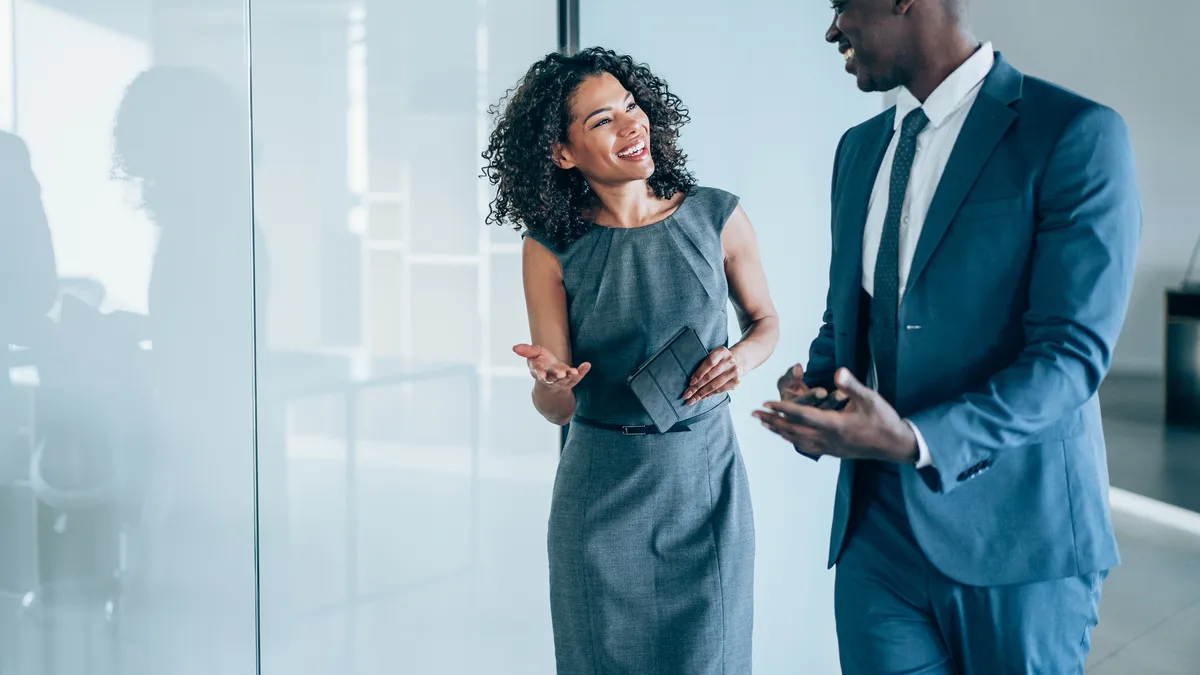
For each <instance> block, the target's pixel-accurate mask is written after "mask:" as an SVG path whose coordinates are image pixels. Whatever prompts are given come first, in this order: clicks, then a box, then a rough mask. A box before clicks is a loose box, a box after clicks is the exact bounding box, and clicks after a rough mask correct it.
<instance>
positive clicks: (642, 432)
mask: <svg viewBox="0 0 1200 675" xmlns="http://www.w3.org/2000/svg"><path fill="white" fill-rule="evenodd" d="M728 403H729V397H728V396H727V397H725V400H724V401H721V402H720V403H719V404H717V405H715V406H713V408H712V409H711V410H708V411H706V412H702V413H700V414H699V415H696V416H695V417H689V418H687V419H686V420H680V421H678V422H676V423H675V424H674V426H672V427H671V428H670V429H667V430H666V431H661V432H660V431H659V430H658V427H656V426H654V425H653V424H643V425H641V426H630V425H625V424H610V423H608V422H598V421H596V420H591V419H588V418H586V417H581V416H579V415H576V416H575V417H573V418H571V423H572V424H582V425H584V426H586V427H594V428H596V429H604V430H606V431H619V432H621V433H623V434H625V435H626V436H650V435H653V434H659V433H663V434H677V433H680V432H683V431H691V430H692V429H691V425H693V424H697V423H699V422H700V421H701V420H703V419H704V418H706V417H710V416H712V415H713V414H714V413H716V412H717V411H719V410H720V409H721V408H724V407H725V406H726V405H727V404H728Z"/></svg>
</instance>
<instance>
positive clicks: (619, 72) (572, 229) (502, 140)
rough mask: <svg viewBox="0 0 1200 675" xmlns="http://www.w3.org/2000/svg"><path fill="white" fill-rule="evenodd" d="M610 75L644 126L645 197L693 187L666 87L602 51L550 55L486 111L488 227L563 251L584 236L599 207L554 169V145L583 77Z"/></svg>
mask: <svg viewBox="0 0 1200 675" xmlns="http://www.w3.org/2000/svg"><path fill="white" fill-rule="evenodd" d="M603 73H608V74H610V75H612V76H613V77H615V78H616V79H617V80H618V81H620V83H621V84H622V85H623V86H624V87H625V88H626V89H627V90H628V91H629V92H630V93H631V94H633V97H634V100H635V101H636V102H637V104H638V106H639V107H640V108H641V109H642V111H643V112H645V113H646V116H647V117H648V118H649V120H650V153H651V156H652V157H653V158H654V166H655V171H654V174H653V175H652V176H651V177H650V180H649V184H650V188H651V190H653V191H654V194H655V195H656V196H657V197H659V198H660V199H670V198H671V197H673V196H675V194H677V193H679V192H681V191H687V190H688V189H689V188H691V187H692V186H694V185H695V184H696V179H695V178H694V177H693V176H692V174H691V173H690V172H689V171H688V170H687V166H686V164H687V155H685V154H684V153H683V152H682V151H681V150H680V149H679V148H678V147H677V145H676V143H677V141H678V140H679V132H680V130H681V129H682V127H683V125H685V124H687V123H688V122H689V121H690V119H691V118H690V117H689V116H688V111H687V109H686V108H684V107H683V102H682V101H681V100H680V99H679V97H678V96H676V95H675V94H673V93H671V91H670V89H668V87H667V83H666V82H665V81H663V80H662V79H661V78H659V77H656V76H655V75H654V73H652V72H651V71H650V68H648V67H647V66H646V65H645V64H640V63H635V62H634V60H633V59H632V58H631V57H629V56H624V55H620V54H617V53H616V52H613V51H611V50H608V49H601V48H597V47H592V48H589V49H585V50H583V51H582V52H580V53H578V54H576V55H574V56H566V55H563V54H558V53H553V54H549V55H547V56H546V57H545V58H543V59H542V60H540V61H538V62H537V63H535V64H533V66H531V67H530V68H529V71H528V72H527V73H526V74H525V76H524V77H523V78H522V79H521V81H520V82H519V83H518V84H517V86H516V88H514V89H510V90H509V91H508V93H507V94H506V95H505V97H504V98H502V99H501V100H500V102H499V103H497V104H496V105H494V106H492V107H491V108H490V109H489V113H491V114H492V115H493V116H494V117H495V119H496V128H495V130H494V131H493V132H492V136H491V140H490V142H489V143H488V147H487V150H485V151H484V153H483V159H484V160H486V161H487V165H486V166H484V167H483V175H484V176H486V177H487V179H488V180H489V181H491V183H492V185H496V186H497V187H498V189H497V195H496V198H495V200H493V201H492V204H491V211H490V213H489V214H488V217H487V223H488V224H489V225H502V224H505V223H508V224H511V225H512V226H513V227H514V228H515V229H516V230H517V231H518V232H520V231H522V230H523V231H525V232H527V233H530V234H533V235H536V236H538V237H539V238H541V239H543V240H545V241H548V242H549V243H551V244H552V245H554V246H555V247H558V248H560V249H561V248H565V247H566V246H568V245H569V244H570V243H571V242H573V241H575V240H576V239H578V238H579V237H581V236H583V234H584V232H586V231H587V228H588V227H589V224H588V223H587V221H585V220H584V217H583V214H584V213H585V212H586V211H587V210H588V209H590V208H592V207H595V206H596V205H597V204H598V203H599V201H598V199H597V197H596V195H595V193H594V192H593V191H592V190H591V189H590V188H589V186H588V185H587V182H586V181H585V180H584V178H583V175H582V174H580V172H579V170H578V169H567V170H564V169H560V168H559V167H558V166H557V165H556V164H555V163H554V159H553V149H554V146H555V144H556V143H565V142H566V141H567V130H568V129H569V128H570V126H571V122H572V119H571V96H572V95H573V94H574V93H575V91H576V89H577V88H578V87H579V85H580V84H581V83H582V82H583V81H584V80H586V79H587V78H589V77H592V76H596V75H601V74H603Z"/></svg>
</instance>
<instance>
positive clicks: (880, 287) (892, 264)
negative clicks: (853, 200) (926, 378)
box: [869, 108, 929, 405]
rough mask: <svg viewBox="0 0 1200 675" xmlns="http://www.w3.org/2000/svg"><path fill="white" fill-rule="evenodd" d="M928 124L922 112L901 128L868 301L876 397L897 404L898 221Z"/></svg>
mask: <svg viewBox="0 0 1200 675" xmlns="http://www.w3.org/2000/svg"><path fill="white" fill-rule="evenodd" d="M927 124H929V118H928V117H926V116H925V111H924V110H922V109H920V108H917V109H916V110H913V111H912V112H910V113H909V114H908V115H907V116H906V117H905V118H904V123H903V124H902V125H901V127H900V141H899V143H898V144H897V145H896V156H895V158H894V159H893V160H892V178H891V185H890V188H889V190H888V207H887V216H886V217H885V218H884V221H883V236H882V238H881V239H880V241H879V256H878V257H877V258H876V259H875V289H874V291H875V292H874V295H873V296H872V298H871V328H870V334H869V339H870V341H871V357H872V359H873V360H874V361H875V379H876V382H877V383H878V389H879V395H880V396H882V397H883V399H884V400H885V401H887V402H888V403H891V404H893V405H895V403H896V378H897V363H896V351H897V350H896V342H897V335H898V333H899V326H898V325H897V314H898V312H899V308H900V219H901V217H902V215H903V211H904V196H905V194H907V193H908V177H909V174H911V173H912V165H913V159H915V158H916V155H917V135H918V134H920V133H921V130H922V129H924V128H925V125H927Z"/></svg>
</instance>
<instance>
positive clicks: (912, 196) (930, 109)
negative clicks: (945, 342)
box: [862, 43, 996, 468]
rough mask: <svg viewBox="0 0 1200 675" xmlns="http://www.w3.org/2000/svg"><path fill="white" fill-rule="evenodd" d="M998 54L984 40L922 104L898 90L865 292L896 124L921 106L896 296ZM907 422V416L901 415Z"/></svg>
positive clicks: (870, 235)
mask: <svg viewBox="0 0 1200 675" xmlns="http://www.w3.org/2000/svg"><path fill="white" fill-rule="evenodd" d="M995 60H996V56H995V52H994V51H993V49H992V45H991V43H984V44H983V45H982V46H981V47H980V48H979V49H978V50H977V51H976V52H975V53H974V54H973V55H971V57H970V58H969V59H967V60H966V62H964V63H963V64H962V65H961V66H959V67H958V69H957V70H955V71H954V72H953V73H951V74H950V77H947V78H946V79H945V81H943V82H942V83H941V84H940V85H939V86H938V88H937V89H935V90H934V91H933V93H932V94H930V95H929V98H927V99H926V100H925V103H924V104H922V103H921V102H920V101H918V100H917V99H916V98H915V97H914V96H913V95H912V94H910V93H909V92H908V90H907V89H902V90H900V92H899V94H898V97H897V100H896V121H895V130H896V133H894V134H892V142H891V143H890V144H889V145H888V148H887V152H886V153H885V154H884V156H883V163H882V164H881V165H880V166H879V175H878V176H877V177H876V178H875V187H874V189H873V190H872V191H871V199H870V201H869V202H868V207H867V224H866V230H865V231H864V232H863V265H862V272H863V275H862V287H863V289H864V290H866V292H867V293H868V294H871V295H874V291H875V259H876V258H877V257H878V256H879V242H880V240H881V239H882V238H883V221H884V217H885V216H886V214H887V209H888V193H889V191H890V187H891V178H892V160H893V158H894V157H895V155H896V145H897V144H898V143H899V141H900V133H899V131H900V126H901V124H902V123H903V122H904V118H905V117H906V116H907V115H908V113H910V112H912V111H913V110H915V109H917V108H923V109H924V110H925V115H926V116H927V117H928V118H929V124H928V125H927V126H926V127H925V129H924V130H922V131H921V133H920V134H919V135H918V136H917V154H916V158H915V159H914V160H913V166H912V173H911V174H910V176H909V179H908V192H907V194H906V195H905V197H904V208H903V210H902V211H901V216H900V261H899V262H900V286H899V291H900V293H899V296H900V301H901V303H903V301H904V291H905V289H906V288H907V286H908V273H909V271H910V270H911V269H912V261H913V255H914V254H915V253H916V250H917V242H918V240H920V238H921V229H922V227H923V226H924V225H925V216H926V215H927V214H928V213H929V205H930V203H931V202H932V201H933V195H934V193H935V192H936V191H937V187H938V183H940V182H941V180H942V173H943V172H944V171H945V170H946V162H948V161H949V160H950V153H951V152H952V151H953V150H954V144H955V143H956V142H957V141H958V135H959V133H960V132H961V131H962V127H963V122H965V121H966V119H967V113H969V112H970V110H971V106H972V105H973V104H974V103H975V99H976V98H977V97H978V96H979V89H980V88H981V87H982V86H983V80H984V78H986V77H987V75H988V73H989V72H991V70H992V64H993V63H995ZM867 384H868V385H869V386H871V387H875V386H876V377H875V366H874V364H873V363H872V364H871V371H870V374H869V375H868V382H867ZM905 421H907V420H905ZM909 426H911V427H912V429H913V432H914V433H915V434H916V436H917V447H918V448H919V459H918V460H917V467H918V468H923V467H926V466H932V464H933V460H932V458H931V457H930V455H929V448H928V447H927V446H926V445H925V439H924V438H923V437H922V436H921V431H920V430H919V429H917V427H916V426H915V425H913V424H912V423H911V422H909Z"/></svg>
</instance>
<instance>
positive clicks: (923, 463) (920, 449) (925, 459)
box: [904, 420, 933, 469]
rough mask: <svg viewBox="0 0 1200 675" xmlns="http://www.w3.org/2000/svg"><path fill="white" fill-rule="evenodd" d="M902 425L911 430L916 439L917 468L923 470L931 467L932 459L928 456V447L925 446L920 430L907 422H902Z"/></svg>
mask: <svg viewBox="0 0 1200 675" xmlns="http://www.w3.org/2000/svg"><path fill="white" fill-rule="evenodd" d="M904 423H905V424H907V425H908V426H909V428H911V429H912V430H913V434H914V435H916V437H917V468H918V469H924V468H925V467H928V466H933V457H932V456H931V455H930V454H929V446H928V445H925V437H924V436H922V435H921V430H920V429H918V428H917V425H915V424H913V423H912V422H910V421H908V420H904Z"/></svg>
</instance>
